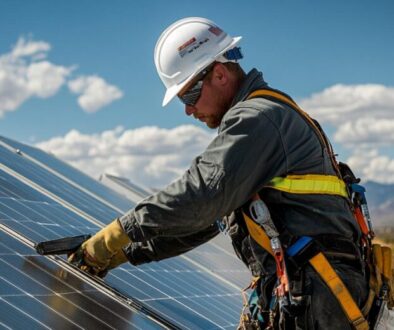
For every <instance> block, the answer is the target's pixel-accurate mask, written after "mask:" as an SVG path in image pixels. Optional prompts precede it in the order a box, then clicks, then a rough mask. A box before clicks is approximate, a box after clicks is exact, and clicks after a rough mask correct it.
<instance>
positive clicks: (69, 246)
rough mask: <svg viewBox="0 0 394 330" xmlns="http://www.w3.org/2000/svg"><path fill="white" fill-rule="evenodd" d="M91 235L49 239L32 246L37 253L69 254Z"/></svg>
mask: <svg viewBox="0 0 394 330" xmlns="http://www.w3.org/2000/svg"><path fill="white" fill-rule="evenodd" d="M90 237H91V235H79V236H73V237H64V238H59V239H55V240H51V241H44V242H39V243H37V244H36V245H35V246H34V247H35V249H36V251H37V253H38V254H41V255H50V254H70V253H72V252H74V251H76V250H77V249H78V248H79V247H80V246H81V244H82V243H83V242H85V241H86V240H87V239H89V238H90Z"/></svg>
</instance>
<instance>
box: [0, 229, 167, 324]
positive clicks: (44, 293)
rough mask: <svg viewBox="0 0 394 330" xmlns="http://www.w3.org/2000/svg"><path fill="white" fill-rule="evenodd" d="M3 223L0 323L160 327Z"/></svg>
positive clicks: (1, 237)
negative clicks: (44, 254) (36, 249)
mask: <svg viewBox="0 0 394 330" xmlns="http://www.w3.org/2000/svg"><path fill="white" fill-rule="evenodd" d="M15 236H17V235H15V233H13V232H12V231H9V230H8V229H7V228H4V227H2V226H1V227H0V327H1V328H8V329H27V328H28V329H45V328H46V329H50V328H60V327H61V328H63V329H66V328H67V329H68V328H70V329H71V328H73V329H74V328H80V329H83V328H100V329H122V328H123V329H127V328H133V329H134V328H135V329H161V328H163V325H160V324H159V323H156V322H154V321H153V320H152V319H149V318H147V317H145V316H144V315H143V314H140V313H137V311H135V310H133V309H132V308H131V307H130V306H128V305H127V304H126V303H125V302H121V301H120V299H115V297H111V296H110V295H109V294H106V293H105V292H104V291H103V288H100V286H99V285H92V284H90V283H88V282H87V281H84V280H82V279H81V278H80V277H78V276H76V275H75V274H74V273H73V272H70V271H68V270H66V269H64V268H62V267H60V266H59V265H58V264H57V263H56V262H55V261H53V260H51V259H49V258H45V257H41V256H37V255H36V253H35V252H34V250H33V248H32V246H29V245H28V243H26V242H24V241H23V239H18V238H16V237H15Z"/></svg>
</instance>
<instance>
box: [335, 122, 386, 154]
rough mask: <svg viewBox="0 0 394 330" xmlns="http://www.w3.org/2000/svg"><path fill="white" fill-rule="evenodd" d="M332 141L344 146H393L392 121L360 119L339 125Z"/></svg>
mask: <svg viewBox="0 0 394 330" xmlns="http://www.w3.org/2000/svg"><path fill="white" fill-rule="evenodd" d="M334 140H335V141H336V142H339V143H342V144H344V145H345V146H349V147H353V146H368V145H369V146H375V147H376V146H379V145H394V119H389V118H388V119H376V118H374V117H368V116H365V117H362V118H359V119H356V120H354V121H347V122H345V123H343V124H341V125H339V127H338V129H337V131H336V132H335V134H334Z"/></svg>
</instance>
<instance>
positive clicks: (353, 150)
mask: <svg viewBox="0 0 394 330" xmlns="http://www.w3.org/2000/svg"><path fill="white" fill-rule="evenodd" d="M300 105H301V107H302V108H303V109H304V110H305V111H307V112H308V113H309V114H311V115H312V117H314V118H316V119H317V120H318V121H319V122H320V123H321V124H329V125H331V127H333V128H334V130H335V131H334V134H333V136H334V139H333V140H334V141H335V142H337V143H339V144H341V145H343V146H344V147H345V148H347V149H348V150H349V151H350V156H349V158H348V159H347V160H346V162H347V163H349V165H351V167H352V168H353V170H354V171H355V172H357V173H359V174H358V175H359V176H360V177H362V178H363V179H364V180H374V181H378V182H382V183H387V182H390V183H393V182H394V160H393V159H392V158H391V156H390V155H389V154H384V152H383V150H384V149H383V147H387V146H392V145H393V144H394V87H387V86H383V85H377V84H365V85H341V84H338V85H334V86H332V87H329V88H327V89H325V90H323V91H322V92H320V93H316V94H313V95H312V96H311V97H309V98H307V99H304V100H301V102H300Z"/></svg>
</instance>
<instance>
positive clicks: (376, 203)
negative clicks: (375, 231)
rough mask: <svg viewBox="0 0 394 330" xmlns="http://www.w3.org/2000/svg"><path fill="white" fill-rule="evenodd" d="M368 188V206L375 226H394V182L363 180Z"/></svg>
mask: <svg viewBox="0 0 394 330" xmlns="http://www.w3.org/2000/svg"><path fill="white" fill-rule="evenodd" d="M361 184H362V185H363V186H364V187H365V189H366V196H367V201H368V207H369V210H370V213H371V217H372V221H373V224H374V226H375V227H381V226H393V227H394V184H382V183H377V182H374V181H368V182H365V183H363V182H361Z"/></svg>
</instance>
